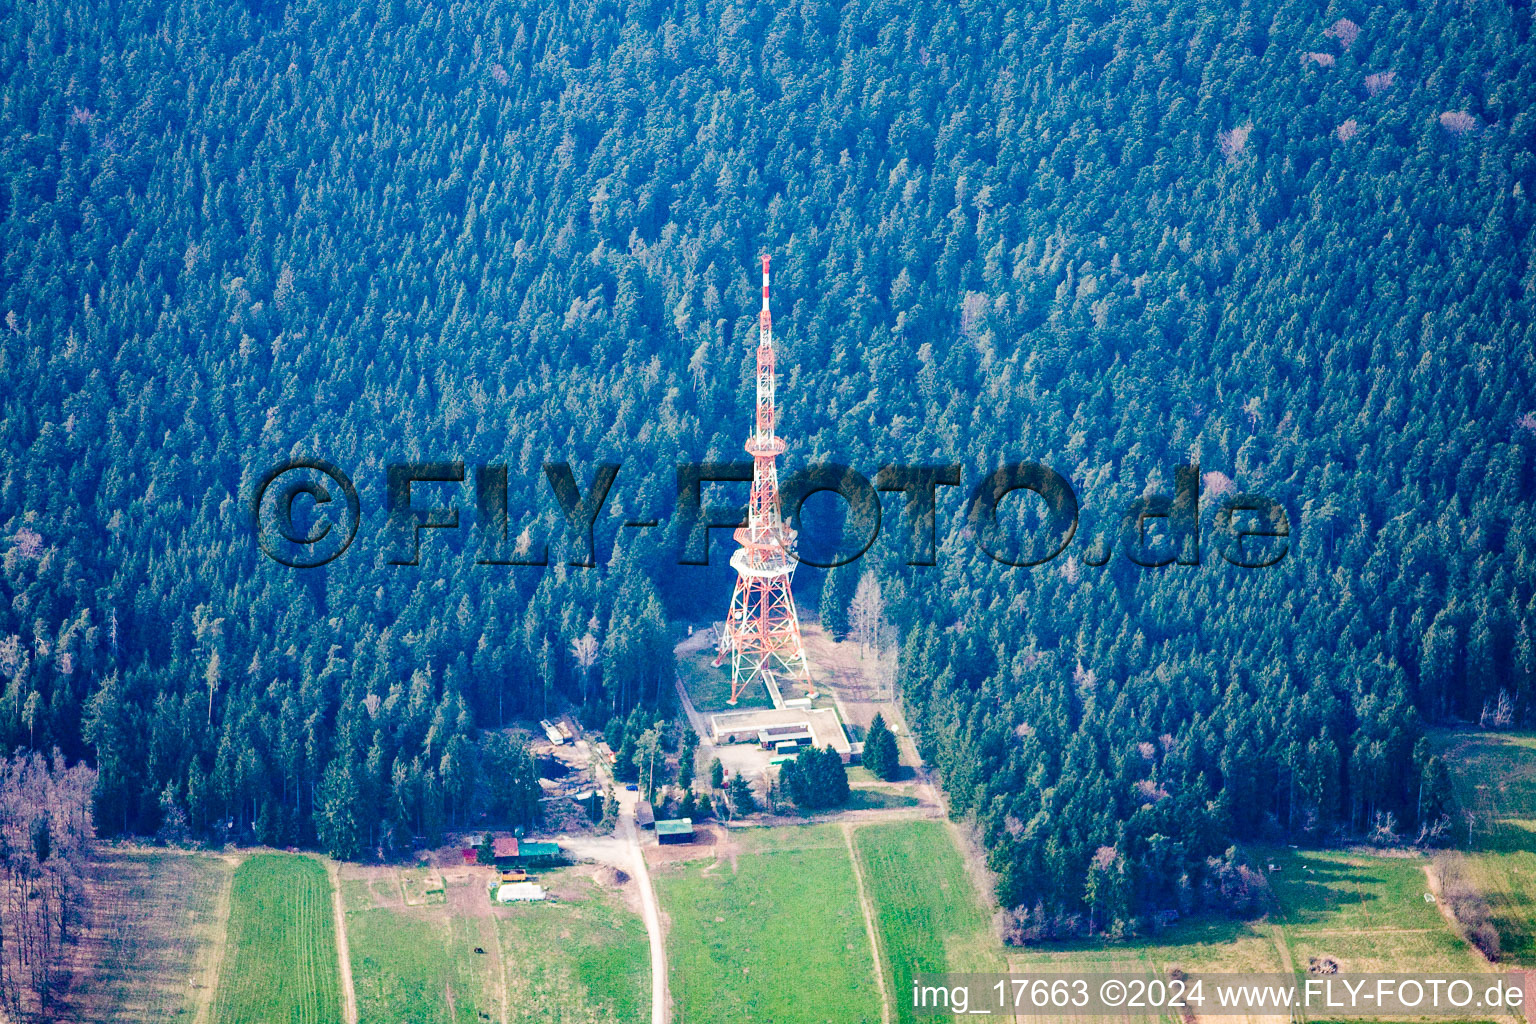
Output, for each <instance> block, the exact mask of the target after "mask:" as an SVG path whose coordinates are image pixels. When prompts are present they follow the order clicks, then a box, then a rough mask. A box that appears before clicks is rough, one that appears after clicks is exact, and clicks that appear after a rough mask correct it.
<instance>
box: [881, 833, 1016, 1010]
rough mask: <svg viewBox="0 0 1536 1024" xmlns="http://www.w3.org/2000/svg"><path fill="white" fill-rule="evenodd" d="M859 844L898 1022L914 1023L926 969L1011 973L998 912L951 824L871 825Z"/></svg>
mask: <svg viewBox="0 0 1536 1024" xmlns="http://www.w3.org/2000/svg"><path fill="white" fill-rule="evenodd" d="M853 844H854V848H855V850H856V851H857V852H858V857H859V863H860V866H861V868H862V869H863V872H864V885H865V889H866V892H867V895H868V897H869V900H870V902H871V904H872V906H873V909H874V916H875V927H876V931H877V933H878V935H879V937H880V953H881V960H882V961H883V964H882V969H883V970H884V971H885V977H886V986H887V990H888V991H889V992H890V993H891V994H892V999H891V1003H892V1010H893V1014H894V1018H895V1020H897V1021H902V1022H906V1021H912V1020H916V1019H917V1018H916V1017H915V1016H914V1014H913V1010H912V1006H911V999H910V998H904V996H905V995H906V994H907V993H909V992H910V991H911V989H912V978H913V976H914V975H916V974H920V973H925V972H935V973H937V972H945V971H949V972H953V973H991V972H996V971H1001V970H1003V966H1004V965H1003V957H1002V949H1001V947H1000V945H999V943H998V940H997V939H996V937H995V936H994V935H993V933H992V928H991V915H990V914H989V913H988V911H987V909H986V907H985V905H984V904H983V903H982V901H981V897H980V895H979V894H978V893H977V891H976V886H975V885H974V883H973V882H972V881H971V879H970V877H969V876H968V875H967V874H966V870H965V862H964V861H962V860H961V859H960V853H959V851H958V850H957V849H956V848H955V843H954V839H953V837H951V836H950V834H949V829H948V827H947V826H946V825H945V824H944V823H943V822H938V821H903V822H892V823H890V824H883V825H866V826H864V827H862V828H859V829H856V830H854V832H853Z"/></svg>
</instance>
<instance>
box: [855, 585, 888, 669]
mask: <svg viewBox="0 0 1536 1024" xmlns="http://www.w3.org/2000/svg"><path fill="white" fill-rule="evenodd" d="M884 619H885V598H884V597H883V596H881V593H880V579H879V577H877V576H876V575H875V573H874V570H873V569H870V570H866V571H865V573H864V575H863V576H861V577H859V585H858V588H857V589H855V590H854V592H853V600H852V601H851V602H850V603H849V605H848V635H849V636H851V637H853V638H854V639H855V640H857V641H858V642H859V657H861V658H862V657H863V656H864V651H865V649H866V648H869V647H872V646H875V645H877V644H878V643H879V640H880V630H881V623H882V622H883V621H884Z"/></svg>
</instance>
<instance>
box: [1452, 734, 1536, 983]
mask: <svg viewBox="0 0 1536 1024" xmlns="http://www.w3.org/2000/svg"><path fill="white" fill-rule="evenodd" d="M1434 739H1435V742H1436V746H1437V747H1438V748H1439V752H1440V753H1441V755H1442V756H1444V757H1445V761H1446V765H1447V766H1448V767H1449V768H1450V770H1451V781H1452V783H1454V785H1455V787H1456V799H1457V802H1458V803H1459V804H1460V805H1461V808H1462V810H1463V811H1464V812H1466V813H1468V814H1469V815H1470V820H1468V819H1467V818H1463V820H1462V821H1461V822H1460V823H1459V824H1460V826H1461V829H1460V832H1459V835H1458V838H1460V839H1461V840H1462V843H1461V845H1462V848H1463V849H1465V850H1466V851H1467V854H1466V864H1465V872H1466V876H1467V878H1468V880H1469V881H1471V882H1472V884H1473V885H1474V886H1475V887H1476V888H1477V889H1478V891H1479V892H1481V893H1482V895H1483V898H1484V899H1485V900H1487V901H1488V906H1489V909H1490V910H1491V911H1492V912H1493V925H1494V927H1495V928H1497V929H1498V931H1499V946H1500V950H1501V953H1500V961H1501V962H1502V963H1505V964H1508V965H1510V966H1516V967H1536V734H1533V733H1528V732H1527V733H1507V732H1506V733H1496V732H1482V731H1476V732H1473V731H1458V732H1443V733H1436V734H1435V735H1434Z"/></svg>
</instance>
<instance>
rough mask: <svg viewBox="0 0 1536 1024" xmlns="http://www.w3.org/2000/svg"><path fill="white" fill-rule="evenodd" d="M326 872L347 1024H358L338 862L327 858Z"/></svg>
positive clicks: (350, 952) (350, 951)
mask: <svg viewBox="0 0 1536 1024" xmlns="http://www.w3.org/2000/svg"><path fill="white" fill-rule="evenodd" d="M325 872H326V874H328V875H330V876H331V912H332V913H333V914H335V915H336V952H337V953H338V954H340V956H339V958H338V959H339V960H340V961H341V994H342V997H343V1000H344V1005H343V1012H344V1013H345V1014H346V1017H345V1020H346V1024H357V989H356V988H354V987H353V985H352V950H351V948H350V947H349V946H348V945H347V913H346V909H345V908H344V907H343V906H342V905H341V875H340V872H339V871H338V870H337V868H336V862H335V861H333V860H331V859H330V858H326V861H325Z"/></svg>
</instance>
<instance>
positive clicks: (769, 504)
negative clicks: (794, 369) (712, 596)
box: [715, 253, 809, 704]
mask: <svg viewBox="0 0 1536 1024" xmlns="http://www.w3.org/2000/svg"><path fill="white" fill-rule="evenodd" d="M757 322H758V340H757V422H756V424H755V428H754V429H753V431H752V436H750V437H749V438H747V444H746V449H747V453H748V454H750V455H751V456H752V496H751V498H750V500H749V501H748V504H747V525H746V526H744V527H741V528H740V529H738V530H737V531H736V542H737V543H738V544H740V545H741V548H740V550H738V551H737V552H736V553H735V554H734V555H732V556H731V567H732V568H734V569H735V570H736V589H735V591H734V592H733V593H732V594H731V610H730V613H729V614H728V615H727V616H726V620H725V630H724V632H723V633H722V634H721V637H720V653H719V655H718V656H717V657H716V658H715V664H716V665H719V664H720V663H721V662H723V661H724V660H725V656H726V654H727V653H729V654H730V656H731V699H730V701H729V702H728V703H731V704H735V703H736V700H737V698H738V697H740V696H741V695H742V694H743V693H745V692H746V690H747V688H748V687H750V686H752V685H753V684H754V683H756V682H758V681H759V680H763V681H765V682H766V678H765V677H767V676H769V675H771V674H774V673H782V674H784V675H787V676H791V677H796V678H801V679H804V678H808V676H809V672H808V670H807V667H806V663H805V646H804V645H803V644H802V643H801V641H800V620H799V618H798V616H797V615H796V614H795V597H794V595H793V594H792V593H791V592H790V589H789V584H790V580H791V578H792V577H793V576H794V574H795V555H794V532H793V531H792V530H790V529H789V528H788V527H786V526H785V525H784V518H783V514H782V511H781V509H780V507H779V472H778V468H777V467H776V465H775V463H774V459H775V458H776V457H777V456H778V455H779V453H780V452H782V451H783V450H784V449H785V447H786V445H785V444H784V439H783V438H781V437H777V436H775V434H774V432H773V428H774V411H773V318H772V317H771V316H770V315H769V313H768V256H767V254H766V253H765V254H764V255H763V311H762V312H761V313H760V314H758V319H757Z"/></svg>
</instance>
